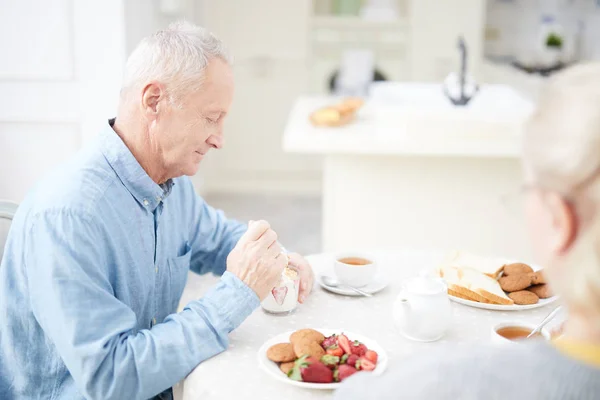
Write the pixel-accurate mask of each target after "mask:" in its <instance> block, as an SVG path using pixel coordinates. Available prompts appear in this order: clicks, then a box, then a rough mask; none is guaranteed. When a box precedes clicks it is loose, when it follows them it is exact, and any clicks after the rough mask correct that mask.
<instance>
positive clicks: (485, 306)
mask: <svg viewBox="0 0 600 400" xmlns="http://www.w3.org/2000/svg"><path fill="white" fill-rule="evenodd" d="M448 297H449V298H450V300H452V301H455V302H457V303H460V304H464V305H466V306H470V307H475V308H483V309H484V310H495V311H524V310H533V309H534V308H540V307H546V306H547V305H548V304H552V303H554V302H555V301H557V300H558V296H553V297H549V298H547V299H540V301H538V302H537V303H535V304H529V305H526V306H521V305H518V304H514V305H512V306H509V305H504V304H489V303H480V302H478V301H471V300H465V299H461V298H460V297H454V296H452V295H448Z"/></svg>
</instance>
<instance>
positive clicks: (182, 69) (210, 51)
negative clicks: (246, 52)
mask: <svg viewBox="0 0 600 400" xmlns="http://www.w3.org/2000/svg"><path fill="white" fill-rule="evenodd" d="M212 58H221V59H222V60H224V61H226V62H227V63H229V64H231V62H232V60H231V58H230V56H229V54H228V53H227V51H226V49H225V47H224V45H223V43H222V42H221V41H220V40H219V39H218V38H217V37H215V36H214V35H213V34H212V33H210V32H209V31H208V30H206V29H205V28H202V27H199V26H196V25H194V24H191V23H189V22H186V21H180V22H175V23H172V24H171V25H169V26H168V28H167V29H164V30H160V31H158V32H156V33H155V34H154V35H151V36H148V37H146V38H144V39H143V40H142V41H141V42H140V44H139V45H138V46H137V47H136V48H135V49H134V50H133V52H132V53H131V55H130V56H129V58H128V59H127V64H126V66H125V71H124V74H123V83H122V88H121V93H122V94H127V93H128V92H129V91H130V90H131V89H136V90H137V89H142V88H143V87H144V86H145V85H147V84H148V83H151V82H158V83H161V84H163V85H165V88H166V91H167V94H168V96H169V99H170V101H171V102H172V103H173V104H176V103H177V100H178V98H179V97H180V96H181V95H182V94H183V93H185V91H186V90H187V91H193V90H197V89H199V88H200V86H201V85H202V79H203V74H204V69H205V68H206V66H207V64H208V62H209V61H210V60H211V59H212Z"/></svg>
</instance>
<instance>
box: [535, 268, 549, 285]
mask: <svg viewBox="0 0 600 400" xmlns="http://www.w3.org/2000/svg"><path fill="white" fill-rule="evenodd" d="M544 283H548V282H546V276H545V275H544V271H537V272H534V273H533V274H531V284H532V285H542V284H544Z"/></svg>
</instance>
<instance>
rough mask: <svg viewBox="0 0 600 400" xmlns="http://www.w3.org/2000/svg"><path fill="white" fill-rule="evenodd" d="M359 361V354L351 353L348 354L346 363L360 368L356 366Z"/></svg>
mask: <svg viewBox="0 0 600 400" xmlns="http://www.w3.org/2000/svg"><path fill="white" fill-rule="evenodd" d="M357 361H358V356H357V355H356V354H350V355H349V356H348V360H346V364H348V365H351V366H353V367H354V368H356V369H358V367H357V366H356V362H357Z"/></svg>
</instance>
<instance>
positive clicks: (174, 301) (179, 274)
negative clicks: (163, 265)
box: [167, 245, 192, 312]
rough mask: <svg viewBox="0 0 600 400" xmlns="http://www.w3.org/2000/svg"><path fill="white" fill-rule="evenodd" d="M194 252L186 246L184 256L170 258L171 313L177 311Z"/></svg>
mask: <svg viewBox="0 0 600 400" xmlns="http://www.w3.org/2000/svg"><path fill="white" fill-rule="evenodd" d="M191 257H192V250H191V249H190V247H189V246H188V245H186V246H185V250H184V254H183V255H181V256H178V257H173V258H169V259H168V260H167V265H168V266H169V288H170V291H169V292H170V294H171V295H170V305H171V310H170V311H171V312H176V311H177V306H178V305H179V299H180V298H181V294H182V293H183V289H184V288H185V284H186V282H187V277H188V271H189V270H190V259H191Z"/></svg>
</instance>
